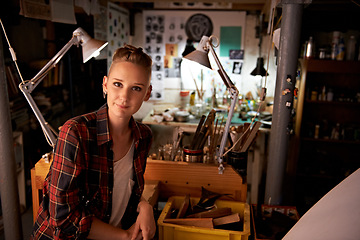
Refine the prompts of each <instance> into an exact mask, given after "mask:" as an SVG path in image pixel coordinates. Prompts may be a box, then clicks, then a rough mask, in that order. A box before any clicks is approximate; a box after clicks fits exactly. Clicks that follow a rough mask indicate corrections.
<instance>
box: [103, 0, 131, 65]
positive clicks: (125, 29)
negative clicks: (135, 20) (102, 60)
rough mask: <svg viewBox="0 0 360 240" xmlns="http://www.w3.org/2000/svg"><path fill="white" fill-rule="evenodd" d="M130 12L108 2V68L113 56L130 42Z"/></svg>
mask: <svg viewBox="0 0 360 240" xmlns="http://www.w3.org/2000/svg"><path fill="white" fill-rule="evenodd" d="M129 31H130V22H129V11H128V10H127V9H125V8H122V7H120V6H118V5H116V4H114V3H111V2H108V8H107V41H108V42H109V44H108V47H107V48H108V52H107V67H108V69H109V67H110V65H111V60H112V55H113V54H114V51H115V50H116V49H118V48H119V47H122V46H124V44H125V43H128V42H129V34H130V33H129Z"/></svg>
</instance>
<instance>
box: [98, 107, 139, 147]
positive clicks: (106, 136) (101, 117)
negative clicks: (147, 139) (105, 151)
mask: <svg viewBox="0 0 360 240" xmlns="http://www.w3.org/2000/svg"><path fill="white" fill-rule="evenodd" d="M96 121H97V127H96V131H97V142H98V145H102V144H104V143H107V142H109V141H110V140H111V136H110V130H109V124H108V122H109V120H108V106H107V104H104V105H103V106H102V107H100V109H99V110H98V111H97V112H96ZM129 125H130V128H131V131H132V133H133V138H134V142H135V143H136V144H137V143H138V141H139V139H142V138H143V136H142V134H141V131H140V128H139V126H138V123H137V122H136V121H135V119H134V118H133V117H131V118H130V123H129Z"/></svg>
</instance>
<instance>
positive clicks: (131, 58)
mask: <svg viewBox="0 0 360 240" xmlns="http://www.w3.org/2000/svg"><path fill="white" fill-rule="evenodd" d="M118 62H131V63H134V64H136V65H139V66H142V67H144V68H145V71H146V72H147V73H148V75H149V77H150V76H151V66H152V59H151V57H150V56H149V55H147V54H146V53H145V52H144V51H143V49H142V48H141V47H138V48H137V47H134V46H132V45H128V44H125V45H124V46H123V47H120V48H118V49H117V50H116V51H115V52H114V54H113V57H112V63H111V66H112V65H113V64H114V63H118ZM111 66H110V70H109V73H110V71H111Z"/></svg>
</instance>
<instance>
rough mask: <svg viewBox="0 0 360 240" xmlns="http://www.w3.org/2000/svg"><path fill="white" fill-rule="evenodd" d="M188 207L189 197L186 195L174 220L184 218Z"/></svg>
mask: <svg viewBox="0 0 360 240" xmlns="http://www.w3.org/2000/svg"><path fill="white" fill-rule="evenodd" d="M189 206H190V195H189V194H186V196H185V198H184V201H183V202H182V204H181V207H180V209H179V212H178V214H177V216H176V218H183V217H184V216H185V214H186V212H187V210H188V208H189Z"/></svg>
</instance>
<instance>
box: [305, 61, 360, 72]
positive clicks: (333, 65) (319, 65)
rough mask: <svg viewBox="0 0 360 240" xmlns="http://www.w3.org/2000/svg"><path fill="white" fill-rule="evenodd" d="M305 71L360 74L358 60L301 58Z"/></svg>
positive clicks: (359, 62)
mask: <svg viewBox="0 0 360 240" xmlns="http://www.w3.org/2000/svg"><path fill="white" fill-rule="evenodd" d="M300 61H301V62H302V63H303V65H306V66H307V67H306V68H307V69H306V71H307V72H320V73H343V74H351V73H355V74H360V61H336V60H321V59H301V60H300Z"/></svg>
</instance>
